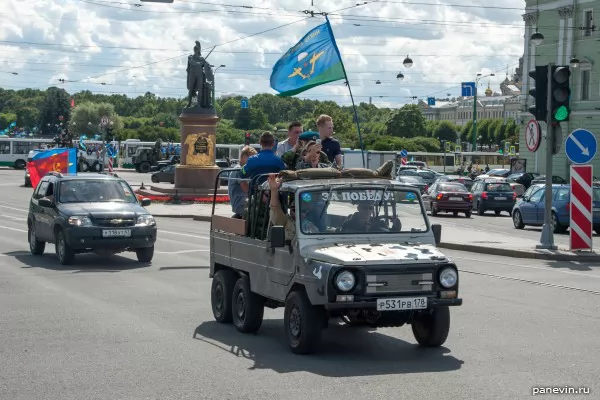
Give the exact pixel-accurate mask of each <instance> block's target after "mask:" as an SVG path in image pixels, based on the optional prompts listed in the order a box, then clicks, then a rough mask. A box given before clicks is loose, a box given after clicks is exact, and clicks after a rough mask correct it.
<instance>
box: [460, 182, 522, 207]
mask: <svg viewBox="0 0 600 400" xmlns="http://www.w3.org/2000/svg"><path fill="white" fill-rule="evenodd" d="M471 192H472V193H473V209H474V210H477V215H483V214H484V213H485V212H486V211H489V210H493V211H494V212H495V213H496V215H500V213H501V212H502V211H506V212H507V213H508V214H509V215H510V213H511V211H512V209H513V206H514V205H515V201H516V200H517V193H516V192H515V191H514V190H513V188H512V186H511V185H510V184H509V183H508V182H506V180H504V179H494V178H487V179H483V180H480V181H476V182H475V184H474V185H473V188H472V189H471Z"/></svg>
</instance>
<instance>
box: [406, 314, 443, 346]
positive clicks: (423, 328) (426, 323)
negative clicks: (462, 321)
mask: <svg viewBox="0 0 600 400" xmlns="http://www.w3.org/2000/svg"><path fill="white" fill-rule="evenodd" d="M411 325H412V331H413V335H414V336H415V339H416V340H417V342H418V343H419V344H420V345H421V346H424V347H439V346H441V345H443V344H444V342H445V341H446V339H447V338H448V332H450V308H448V306H439V307H435V308H433V309H431V310H427V311H423V312H421V313H419V314H417V316H416V318H415V320H414V321H413V322H412V323H411Z"/></svg>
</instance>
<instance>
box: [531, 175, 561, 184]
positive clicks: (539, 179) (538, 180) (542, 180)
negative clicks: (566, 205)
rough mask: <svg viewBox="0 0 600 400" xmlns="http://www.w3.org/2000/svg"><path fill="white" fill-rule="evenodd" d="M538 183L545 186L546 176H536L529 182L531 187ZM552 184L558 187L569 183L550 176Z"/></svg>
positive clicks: (555, 176) (558, 177)
mask: <svg viewBox="0 0 600 400" xmlns="http://www.w3.org/2000/svg"><path fill="white" fill-rule="evenodd" d="M538 183H541V184H543V185H545V184H546V175H539V176H536V177H535V179H534V180H532V181H531V184H532V185H536V184H538ZM552 183H553V184H558V185H565V184H568V183H569V182H567V180H566V179H564V178H561V177H560V176H557V175H552Z"/></svg>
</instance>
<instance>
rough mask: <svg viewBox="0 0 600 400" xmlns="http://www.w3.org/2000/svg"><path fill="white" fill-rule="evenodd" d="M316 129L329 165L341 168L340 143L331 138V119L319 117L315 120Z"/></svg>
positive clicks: (327, 116)
mask: <svg viewBox="0 0 600 400" xmlns="http://www.w3.org/2000/svg"><path fill="white" fill-rule="evenodd" d="M317 129H318V130H319V136H320V137H321V146H323V151H324V152H325V154H327V158H329V162H330V163H335V164H336V166H337V167H338V168H341V167H342V148H341V146H340V142H338V141H337V140H336V139H334V138H333V119H332V118H331V117H330V116H329V115H325V114H323V115H320V116H319V118H318V119H317Z"/></svg>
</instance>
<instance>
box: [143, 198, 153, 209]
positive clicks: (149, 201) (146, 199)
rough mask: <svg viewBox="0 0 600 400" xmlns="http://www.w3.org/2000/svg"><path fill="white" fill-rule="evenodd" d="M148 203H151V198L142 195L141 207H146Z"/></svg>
mask: <svg viewBox="0 0 600 400" xmlns="http://www.w3.org/2000/svg"><path fill="white" fill-rule="evenodd" d="M150 204H152V200H150V199H148V198H146V197H144V198H143V199H142V207H148V206H149V205H150Z"/></svg>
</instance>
